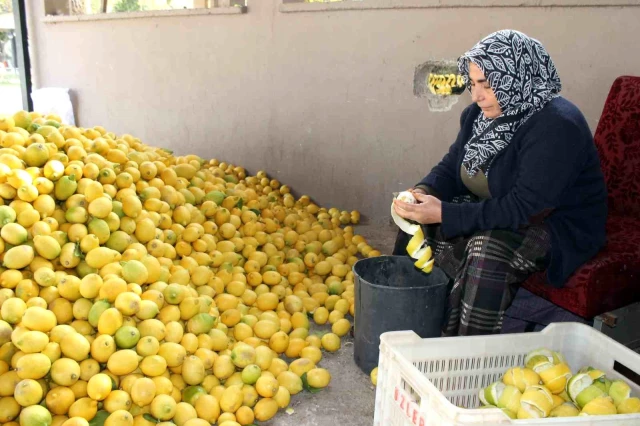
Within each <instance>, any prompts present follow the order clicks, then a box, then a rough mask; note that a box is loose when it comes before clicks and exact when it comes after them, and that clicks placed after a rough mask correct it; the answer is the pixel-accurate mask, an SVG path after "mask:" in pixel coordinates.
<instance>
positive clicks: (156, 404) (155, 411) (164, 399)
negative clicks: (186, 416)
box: [150, 395, 176, 420]
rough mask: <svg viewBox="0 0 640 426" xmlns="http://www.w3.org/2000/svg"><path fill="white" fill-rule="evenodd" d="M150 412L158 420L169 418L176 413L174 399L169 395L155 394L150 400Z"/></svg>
mask: <svg viewBox="0 0 640 426" xmlns="http://www.w3.org/2000/svg"><path fill="white" fill-rule="evenodd" d="M150 412H151V415H152V416H153V417H155V418H156V419H158V420H169V419H171V418H172V417H173V416H174V415H175V413H176V401H175V400H174V399H173V398H172V397H171V396H169V395H156V397H155V398H153V401H152V402H151V406H150Z"/></svg>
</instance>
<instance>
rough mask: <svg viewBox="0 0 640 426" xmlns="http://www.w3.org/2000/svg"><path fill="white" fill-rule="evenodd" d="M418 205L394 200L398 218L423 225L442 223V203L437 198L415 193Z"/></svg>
mask: <svg viewBox="0 0 640 426" xmlns="http://www.w3.org/2000/svg"><path fill="white" fill-rule="evenodd" d="M413 195H414V196H415V197H416V200H418V204H409V203H405V202H404V201H400V200H398V199H395V200H393V208H394V209H395V211H396V213H398V216H400V217H402V218H404V219H410V220H413V221H415V222H418V223H421V224H423V225H430V224H432V223H441V222H442V203H441V202H440V200H439V199H437V198H436V197H433V196H431V195H424V194H420V193H415V192H414V193H413Z"/></svg>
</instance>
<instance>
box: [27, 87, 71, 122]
mask: <svg viewBox="0 0 640 426" xmlns="http://www.w3.org/2000/svg"><path fill="white" fill-rule="evenodd" d="M31 99H32V100H33V110H34V111H37V112H39V113H40V114H43V115H47V114H57V115H58V116H60V118H61V119H62V122H63V123H64V124H70V125H72V126H75V125H76V121H75V118H74V115H73V105H72V104H71V97H70V96H69V89H65V88H61V87H46V88H43V89H38V90H34V91H33V92H31Z"/></svg>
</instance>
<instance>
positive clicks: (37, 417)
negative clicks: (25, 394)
mask: <svg viewBox="0 0 640 426" xmlns="http://www.w3.org/2000/svg"><path fill="white" fill-rule="evenodd" d="M52 421H53V419H52V417H51V413H49V410H47V409H46V408H44V407H42V406H40V405H31V406H29V407H25V408H23V409H22V411H21V412H20V426H50V425H51V422H52Z"/></svg>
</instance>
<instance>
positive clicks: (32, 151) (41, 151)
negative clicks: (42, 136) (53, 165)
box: [22, 143, 49, 167]
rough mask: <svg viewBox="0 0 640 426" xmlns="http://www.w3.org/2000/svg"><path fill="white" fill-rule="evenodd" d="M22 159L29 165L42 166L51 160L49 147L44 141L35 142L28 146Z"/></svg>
mask: <svg viewBox="0 0 640 426" xmlns="http://www.w3.org/2000/svg"><path fill="white" fill-rule="evenodd" d="M22 159H23V160H24V162H25V163H27V166H29V167H42V166H43V165H44V164H45V163H46V162H47V161H48V160H49V149H48V148H47V147H46V146H45V144H44V143H33V144H31V145H29V146H28V147H27V149H26V150H25V152H24V154H23V155H22Z"/></svg>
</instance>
